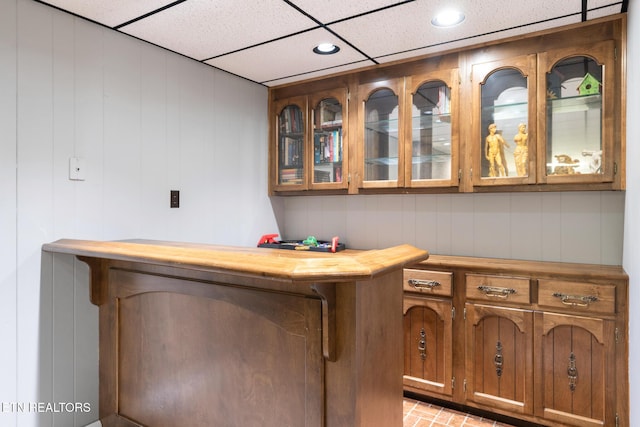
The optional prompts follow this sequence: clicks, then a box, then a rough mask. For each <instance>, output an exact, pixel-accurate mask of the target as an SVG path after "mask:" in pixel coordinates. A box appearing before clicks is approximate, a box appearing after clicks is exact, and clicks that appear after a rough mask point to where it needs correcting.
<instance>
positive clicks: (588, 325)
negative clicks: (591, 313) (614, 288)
mask: <svg viewBox="0 0 640 427" xmlns="http://www.w3.org/2000/svg"><path fill="white" fill-rule="evenodd" d="M535 336H536V339H537V341H538V342H537V345H536V347H537V348H538V349H539V350H540V351H539V353H538V354H539V357H538V359H537V366H536V370H537V371H538V372H539V373H540V375H539V379H540V382H541V383H540V387H539V388H538V390H537V392H538V395H537V399H536V401H537V402H538V404H537V408H536V413H537V414H538V415H539V416H542V417H544V418H545V419H549V420H554V421H557V422H559V423H566V424H571V425H576V426H585V427H586V426H594V427H595V426H601V425H615V421H614V420H615V418H616V415H615V411H614V409H615V400H614V396H615V348H616V344H615V324H614V322H613V321H610V320H604V319H597V318H595V319H594V318H587V317H578V316H568V315H562V314H555V313H536V335H535Z"/></svg>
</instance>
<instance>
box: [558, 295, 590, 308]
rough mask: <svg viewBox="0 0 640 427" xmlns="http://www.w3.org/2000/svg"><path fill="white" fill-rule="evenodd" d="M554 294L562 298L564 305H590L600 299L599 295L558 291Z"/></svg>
mask: <svg viewBox="0 0 640 427" xmlns="http://www.w3.org/2000/svg"><path fill="white" fill-rule="evenodd" d="M553 296H554V297H556V298H560V301H561V302H562V303H563V304H564V305H570V306H572V307H576V306H577V307H589V304H591V303H592V302H596V301H598V297H596V296H593V295H567V294H562V293H560V292H556V293H554V294H553Z"/></svg>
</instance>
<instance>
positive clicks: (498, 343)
mask: <svg viewBox="0 0 640 427" xmlns="http://www.w3.org/2000/svg"><path fill="white" fill-rule="evenodd" d="M466 329H467V332H466V335H467V354H466V357H465V362H466V363H465V364H466V392H467V393H466V394H467V400H469V401H472V402H475V403H478V404H480V405H487V406H490V407H495V408H500V409H503V410H505V411H509V412H512V413H516V414H528V415H531V414H533V360H532V356H533V351H532V350H533V313H532V311H531V310H520V309H513V308H504V307H496V306H487V305H481V304H467V305H466Z"/></svg>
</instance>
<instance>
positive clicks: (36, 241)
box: [0, 0, 279, 427]
mask: <svg viewBox="0 0 640 427" xmlns="http://www.w3.org/2000/svg"><path fill="white" fill-rule="evenodd" d="M266 112H267V89H266V88H265V87H263V86H260V85H257V84H253V83H250V82H248V81H246V80H243V79H240V78H237V77H235V76H232V75H229V74H227V73H224V72H222V71H219V70H215V69H213V68H211V67H208V66H205V65H202V64H198V63H197V62H195V61H192V60H189V59H186V58H184V57H181V56H178V55H175V54H172V53H170V52H167V51H164V50H161V49H159V48H156V47H154V46H151V45H148V44H145V43H142V42H140V41H137V40H135V39H133V38H131V37H127V36H124V35H121V34H118V33H116V32H114V31H111V30H108V29H106V28H103V27H100V26H97V25H95V24H92V23H89V22H87V21H84V20H81V19H78V18H74V17H72V16H70V15H67V14H65V13H62V12H60V11H57V10H55V9H52V8H49V7H47V6H44V5H42V4H39V3H36V2H34V1H32V0H0V194H2V201H1V202H0V342H1V343H2V350H1V351H0V367H1V368H2V369H0V402H18V403H29V402H44V403H50V402H61V401H63V402H66V401H68V399H72V398H73V399H79V401H80V402H84V401H91V400H93V399H95V396H96V390H97V389H96V388H95V384H93V382H94V380H95V378H96V372H90V371H91V369H89V368H88V367H90V366H91V364H92V363H93V364H95V363H96V360H97V359H96V355H97V353H96V350H97V349H96V346H97V341H96V334H97V330H96V329H95V328H93V326H95V322H96V317H95V316H96V315H97V311H96V309H95V307H92V306H91V305H89V304H87V301H88V299H87V298H88V296H87V295H88V294H86V293H85V292H86V291H87V290H86V289H84V288H82V285H81V283H84V284H85V285H86V267H85V266H84V265H83V264H82V263H76V262H74V261H73V259H69V258H64V257H59V258H55V259H47V257H46V256H45V257H43V256H41V250H40V249H41V245H42V244H43V243H45V242H50V241H54V240H56V239H59V238H80V239H96V240H113V239H125V238H139V237H140V238H151V239H163V240H182V241H193V242H215V243H221V244H240V245H254V244H255V242H256V241H257V239H258V238H259V237H260V235H262V234H264V233H267V232H278V231H279V230H278V225H277V223H276V218H275V215H274V208H273V206H272V204H271V201H270V200H269V198H268V196H267V160H266V159H267V114H266ZM70 157H80V158H83V159H85V162H86V180H84V181H70V180H69V179H68V161H69V158H70ZM173 189H176V190H180V191H181V207H180V208H179V209H170V208H169V191H170V190H173ZM41 267H42V269H41ZM41 272H42V277H43V278H45V279H46V280H41ZM91 340H92V341H91ZM92 346H93V349H92V348H91V347H92ZM85 357H86V358H85ZM85 374H86V375H85ZM92 384H93V385H92ZM92 387H93V389H92ZM74 401H75V400H74ZM94 406H95V405H94ZM5 409H6V408H5ZM94 409H97V407H95V408H94ZM92 416H93V419H95V418H97V413H95V414H93V415H92ZM75 418H76V419H75V420H73V424H72V423H71V421H70V418H69V417H68V416H67V415H63V414H55V416H54V415H53V414H51V413H48V414H35V413H20V412H18V411H10V410H4V411H0V427H5V426H6V427H16V426H18V427H24V426H48V425H56V426H64V427H69V426H71V425H83V424H86V423H87V422H86V421H91V419H87V417H86V416H77V417H75ZM88 418H91V417H88Z"/></svg>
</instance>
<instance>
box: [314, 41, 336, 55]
mask: <svg viewBox="0 0 640 427" xmlns="http://www.w3.org/2000/svg"><path fill="white" fill-rule="evenodd" d="M339 50H340V48H339V47H338V46H336V45H335V44H333V43H320V44H319V45H318V46H316V47H314V48H313V52H314V53H317V54H318V55H333V54H334V53H337V52H338V51H339Z"/></svg>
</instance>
